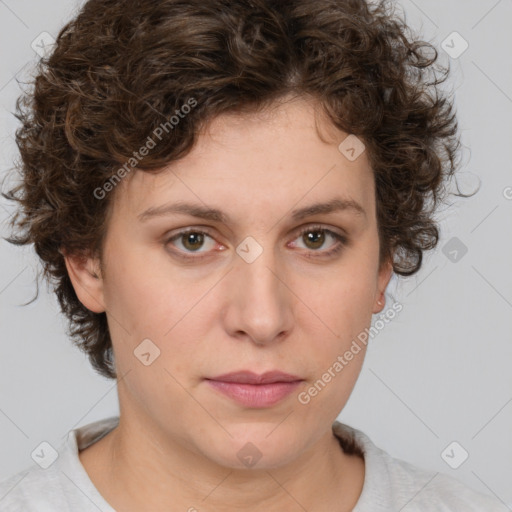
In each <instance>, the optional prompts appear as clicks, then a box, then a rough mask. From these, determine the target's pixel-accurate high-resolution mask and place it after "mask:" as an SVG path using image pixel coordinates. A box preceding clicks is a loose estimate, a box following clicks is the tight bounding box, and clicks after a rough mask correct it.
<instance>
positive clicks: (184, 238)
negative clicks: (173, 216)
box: [166, 229, 215, 258]
mask: <svg viewBox="0 0 512 512" xmlns="http://www.w3.org/2000/svg"><path fill="white" fill-rule="evenodd" d="M206 238H209V239H210V240H211V241H212V242H213V243H211V244H210V249H213V247H215V241H214V240H213V238H212V237H211V236H210V235H209V234H208V233H207V232H206V231H202V230H200V229H187V230H184V231H180V232H179V233H177V234H176V235H174V236H172V237H171V238H169V239H168V240H167V241H166V244H169V243H174V242H175V241H176V242H178V248H179V249H180V252H185V253H187V252H192V253H194V252H195V253H200V254H202V253H204V252H208V251H207V250H206V251H199V249H201V247H203V246H204V243H205V239H206ZM180 244H181V247H179V245H180ZM184 257H185V258H188V256H184Z"/></svg>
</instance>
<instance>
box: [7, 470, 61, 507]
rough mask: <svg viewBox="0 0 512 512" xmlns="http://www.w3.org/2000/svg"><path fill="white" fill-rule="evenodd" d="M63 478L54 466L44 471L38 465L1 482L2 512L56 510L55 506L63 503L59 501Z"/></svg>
mask: <svg viewBox="0 0 512 512" xmlns="http://www.w3.org/2000/svg"><path fill="white" fill-rule="evenodd" d="M61 478H62V477H61V475H59V474H58V470H57V469H56V468H54V467H53V466H52V467H50V468H48V469H42V468H40V467H39V466H37V465H32V466H28V467H27V468H25V469H24V470H22V471H20V472H18V473H16V474H14V475H12V476H10V477H8V478H6V479H4V480H2V481H1V482H0V510H1V511H2V512H19V511H20V510H23V511H26V512H31V511H33V510H34V511H35V510H36V509H37V511H38V512H46V511H50V510H55V506H56V505H57V506H58V505H60V503H61V502H60V501H59V496H60V495H61V494H62V491H61ZM36 507H37V508H36ZM50 507H52V508H50ZM62 510H66V509H65V508H63V509H62Z"/></svg>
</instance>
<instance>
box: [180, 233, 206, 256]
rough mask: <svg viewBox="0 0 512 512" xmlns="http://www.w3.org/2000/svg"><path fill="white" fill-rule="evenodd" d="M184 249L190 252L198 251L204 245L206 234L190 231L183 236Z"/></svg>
mask: <svg viewBox="0 0 512 512" xmlns="http://www.w3.org/2000/svg"><path fill="white" fill-rule="evenodd" d="M181 240H182V244H183V247H185V249H187V250H190V251H197V249H200V248H201V246H202V245H203V243H204V233H199V232H196V231H190V232H188V233H183V234H182V235H181Z"/></svg>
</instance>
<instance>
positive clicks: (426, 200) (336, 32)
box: [3, 0, 460, 378]
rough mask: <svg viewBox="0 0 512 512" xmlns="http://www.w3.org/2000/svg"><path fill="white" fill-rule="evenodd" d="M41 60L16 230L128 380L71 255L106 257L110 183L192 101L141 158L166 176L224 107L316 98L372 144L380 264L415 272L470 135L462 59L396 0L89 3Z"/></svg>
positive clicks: (28, 95)
mask: <svg viewBox="0 0 512 512" xmlns="http://www.w3.org/2000/svg"><path fill="white" fill-rule="evenodd" d="M37 66H38V67H37V74H36V77H35V79H34V81H33V84H32V83H31V86H32V87H31V88H30V89H29V90H28V91H24V92H23V94H22V95H20V97H19V98H18V100H17V102H16V113H15V115H16V117H17V118H18V120H20V121H21V126H20V127H19V128H18V130H17V131H16V143H17V145H18V148H19V151H20V154H21V160H20V163H19V164H18V165H17V167H15V168H14V169H15V170H17V171H19V173H20V174H21V181H20V183H19V184H18V185H17V186H16V187H14V188H12V189H11V190H9V191H8V193H7V194H5V193H4V194H3V195H4V196H5V197H7V198H9V199H12V200H14V201H17V202H18V203H19V208H18V210H17V212H16V215H15V216H14V218H13V219H12V221H11V228H13V229H14V232H13V234H12V236H11V237H10V238H7V240H8V241H9V242H11V243H14V244H18V245H22V244H29V243H30V244H31V243H33V244H34V247H35V250H36V252H37V254H38V256H39V257H40V259H41V260H42V264H43V270H44V272H43V275H44V277H45V278H47V280H48V283H52V284H53V287H54V291H55V293H56V296H57V298H58V300H59V303H60V306H61V309H62V312H63V313H64V314H65V315H66V317H67V318H68V320H69V324H70V327H69V335H70V336H71V338H72V339H73V341H74V342H75V343H76V345H77V346H78V347H79V348H81V349H82V350H83V351H84V352H85V353H87V354H88V357H89V359H90V361H91V364H92V365H93V367H94V368H95V369H96V371H98V372H99V373H100V374H102V375H104V376H106V377H109V378H115V377H116V372H115V365H114V363H113V360H112V359H113V358H112V343H111V338H110V334H109V329H108V325H107V319H106V315H105V313H94V312H91V311H89V310H88V309H86V308H85V307H84V306H83V305H82V303H81V302H80V301H79V300H78V298H77V295H76V294H75V290H74V288H73V286H72V284H71V281H70V279H69V276H68V274H67V271H66V266H65V263H64V258H63V255H62V252H61V251H65V252H67V253H73V254H83V255H86V254H89V255H91V254H94V255H99V256H100V257H101V254H102V252H101V250H102V244H103V240H104V235H105V232H106V226H107V221H108V214H109V211H110V207H111V204H112V200H113V197H114V195H113V194H108V195H106V196H105V197H104V198H100V197H98V190H99V189H102V190H105V189H104V188H102V187H104V185H105V184H106V183H107V182H108V181H109V180H112V179H113V177H115V173H116V171H117V172H118V173H119V166H120V165H123V164H125V163H126V162H127V161H130V159H132V160H133V155H134V149H136V148H139V147H141V145H142V144H143V141H145V140H149V139H148V137H150V136H151V134H152V133H155V130H157V129H158V127H159V126H161V125H162V122H167V124H168V126H169V123H168V120H169V119H170V118H171V117H172V116H175V115H177V114H178V113H179V111H180V109H181V108H182V106H183V105H185V104H187V102H190V99H191V98H194V99H196V100H194V101H196V105H195V107H194V108H193V109H190V111H189V112H188V113H187V115H186V116H180V120H179V124H176V125H175V126H174V123H173V126H172V128H171V127H170V126H169V129H167V130H166V132H167V133H166V134H165V137H163V138H162V139H161V141H159V142H158V144H156V145H155V147H154V148H152V149H151V151H149V152H147V154H146V155H145V156H143V157H142V156H140V155H138V156H140V160H137V161H135V163H134V164H132V166H138V168H139V169H141V170H144V171H146V172H151V171H153V172H158V171H159V170H161V169H162V168H163V167H164V166H165V165H166V164H168V163H169V162H171V161H173V160H176V159H178V158H181V157H183V156H185V155H186V154H187V153H188V152H189V151H190V150H191V149H192V147H193V145H194V143H195V141H196V137H197V135H196V134H197V132H198V131H199V129H200V128H201V127H202V126H204V125H205V124H206V123H207V122H209V121H211V120H212V119H213V118H215V117H216V116H218V115H220V114H222V113H226V112H237V113H251V112H255V111H257V110H258V109H262V108H263V107H265V106H268V105H270V104H271V103H273V102H275V101H276V100H278V99H279V98H282V97H283V96H285V95H287V94H290V93H291V94H296V95H304V96H309V97H312V98H315V99H317V100H319V103H320V104H321V105H322V108H323V109H324V112H325V113H326V114H327V115H328V119H330V120H331V121H332V123H333V124H334V125H335V126H336V127H338V128H339V129H341V130H343V131H345V132H347V133H349V134H354V135H356V136H357V137H359V138H360V139H361V140H363V141H364V144H365V146H366V150H367V156H368V159H369V162H370V165H371V166H372V169H373V172H374V177H375V184H376V205H377V219H378V226H379V238H380V256H381V262H382V261H385V260H386V261H387V260H389V261H391V262H392V265H393V270H394V272H395V273H397V274H399V275H402V276H407V275H411V274H414V273H415V272H417V271H418V270H419V268H420V267H421V264H422V255H423V252H424V251H426V250H429V249H433V248H434V247H435V246H436V245H437V243H438V239H439V226H438V224H437V223H436V222H435V219H434V214H435V212H436V208H437V206H438V205H439V203H440V202H441V201H442V199H443V198H444V197H445V196H446V195H447V194H448V187H447V183H448V181H449V180H448V178H451V177H452V175H453V174H454V172H455V169H456V167H457V164H456V160H457V158H456V156H457V150H458V148H459V146H460V141H459V138H458V127H457V122H456V119H455V113H454V110H455V109H454V105H453V103H452V101H451V100H450V99H449V97H448V95H446V94H445V93H443V92H442V91H441V90H440V88H439V87H438V86H439V84H441V83H442V82H444V81H445V80H446V78H447V76H448V73H449V66H448V67H443V66H441V65H440V64H439V60H438V53H437V51H436V49H435V47H434V46H433V45H432V44H431V43H428V42H425V41H423V40H418V39H416V38H415V36H414V35H413V33H412V31H411V29H410V27H408V26H407V24H406V22H405V21H404V20H403V19H402V17H401V16H400V15H397V14H396V12H395V8H394V7H393V6H392V5H390V4H389V2H388V1H387V0H381V1H379V2H377V3H373V4H371V3H367V2H366V1H365V0H294V1H284V0H281V1H279V0H238V1H236V2H232V1H230V0H159V1H158V2H155V1H154V0H137V1H135V0H89V1H88V2H86V3H85V4H84V5H83V7H82V8H81V10H80V12H79V13H78V14H77V15H76V17H75V18H74V19H73V20H71V21H70V22H68V23H67V24H66V25H65V26H64V27H63V28H62V29H61V31H60V32H59V34H58V37H57V39H56V45H55V48H54V49H53V52H52V53H51V55H49V56H47V57H46V58H43V59H42V60H41V61H39V63H38V65H37ZM118 176H119V175H118ZM102 195H105V194H102ZM36 296H37V295H36Z"/></svg>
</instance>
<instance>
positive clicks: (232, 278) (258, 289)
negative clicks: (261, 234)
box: [223, 248, 296, 345]
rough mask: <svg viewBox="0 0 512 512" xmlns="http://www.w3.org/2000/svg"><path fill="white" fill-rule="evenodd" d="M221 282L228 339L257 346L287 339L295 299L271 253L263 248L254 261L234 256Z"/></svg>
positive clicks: (292, 321)
mask: <svg viewBox="0 0 512 512" xmlns="http://www.w3.org/2000/svg"><path fill="white" fill-rule="evenodd" d="M240 254H243V252H241V253H240ZM224 281H225V282H224V283H223V284H224V286H225V287H226V290H224V295H223V296H224V297H226V300H227V304H226V305H225V308H224V309H223V310H224V318H223V320H224V323H225V329H226V331H227V332H228V333H229V334H230V335H231V336H233V337H235V338H239V339H244V338H245V339H247V340H250V341H251V342H252V343H255V344H257V345H267V344H269V343H273V342H276V341H280V340H282V339H284V338H285V337H287V336H288V334H289V333H290V332H291V330H292V328H293V325H294V315H293V308H294V301H295V300H296V299H295V296H294V295H293V292H292V291H291V289H290V288H289V286H288V284H287V282H286V281H287V272H286V271H285V269H284V266H283V262H280V261H278V258H276V256H275V251H273V250H272V249H271V248H264V249H263V251H262V252H261V254H259V256H257V257H256V259H254V261H251V259H250V258H249V259H244V257H239V256H237V257H236V259H235V262H234V268H233V269H232V270H231V272H229V273H228V275H227V276H226V279H225V280H224Z"/></svg>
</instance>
